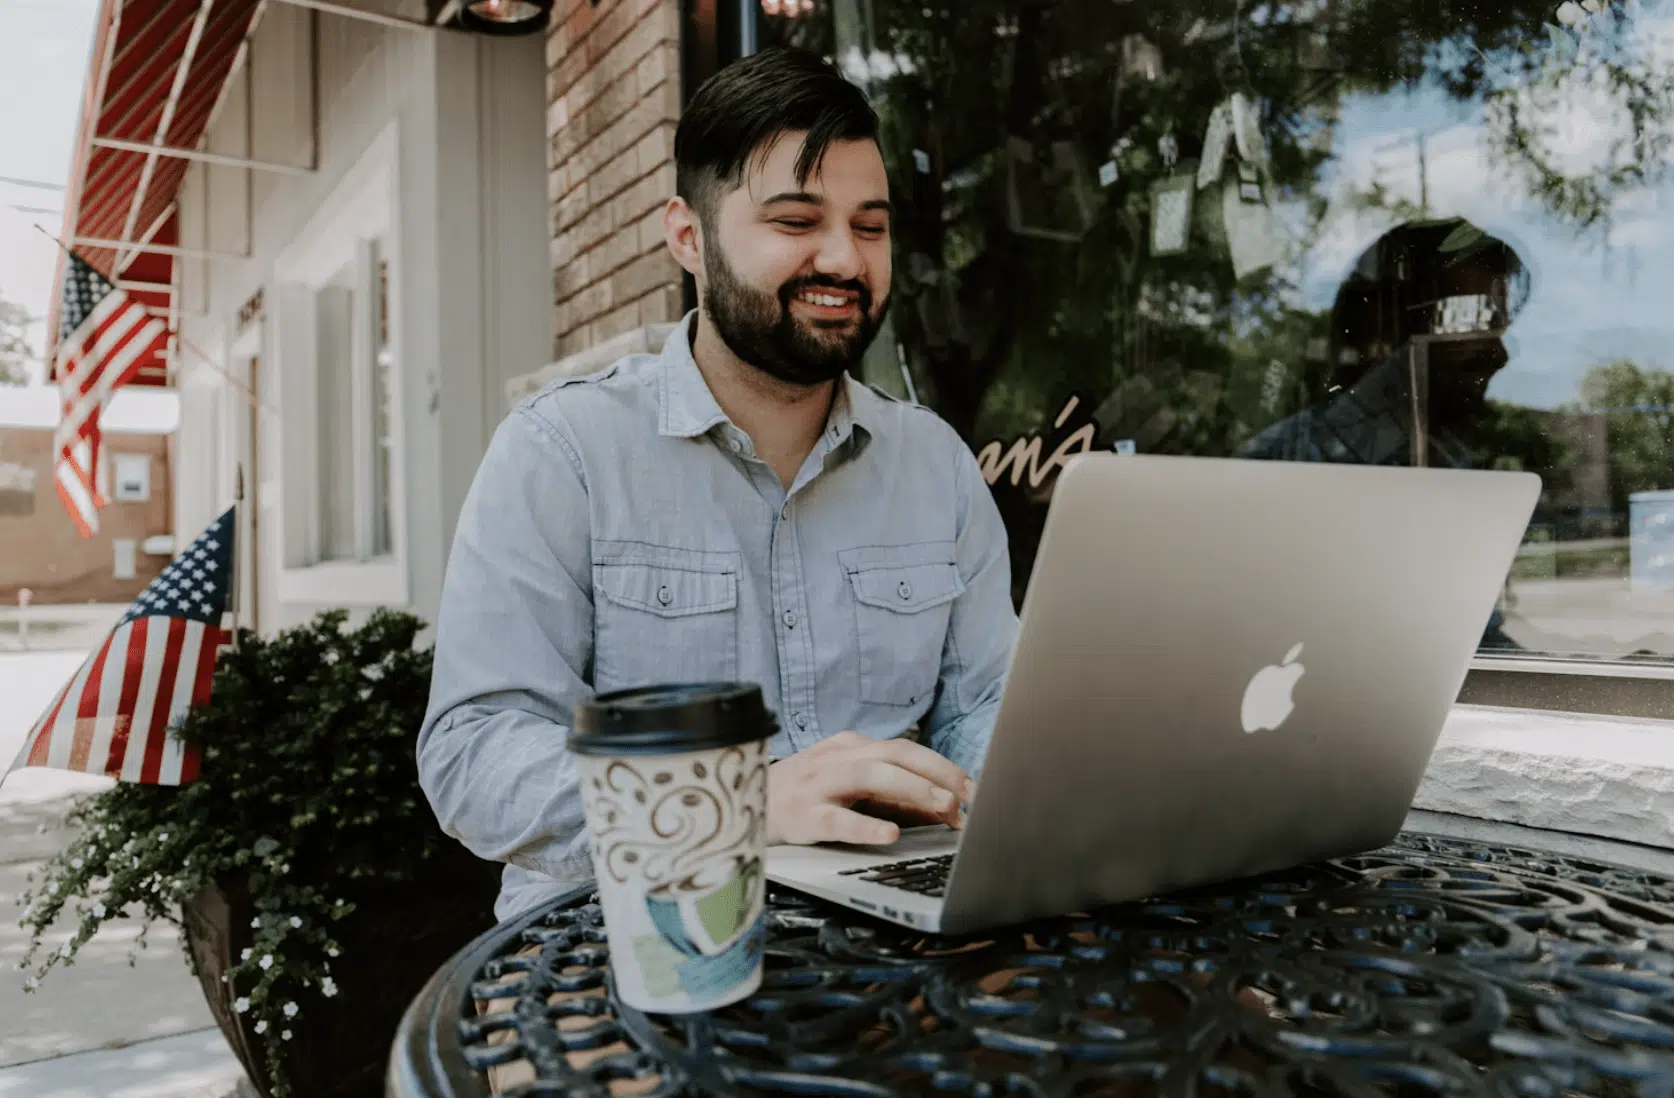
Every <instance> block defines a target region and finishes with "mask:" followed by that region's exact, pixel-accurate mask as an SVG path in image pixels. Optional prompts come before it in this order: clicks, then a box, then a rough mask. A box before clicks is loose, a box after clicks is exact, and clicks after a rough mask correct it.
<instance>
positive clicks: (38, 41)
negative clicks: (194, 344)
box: [0, 0, 178, 429]
mask: <svg viewBox="0 0 1674 1098" xmlns="http://www.w3.org/2000/svg"><path fill="white" fill-rule="evenodd" d="M98 10H99V3H98V0H0V103H4V104H7V107H6V109H4V110H0V296H4V297H5V298H6V299H7V300H10V301H16V302H19V303H21V304H22V305H23V306H24V307H25V308H27V309H28V310H29V312H30V315H32V316H35V317H39V318H41V319H40V322H39V323H37V324H36V325H35V326H34V327H33V328H32V329H31V331H30V337H31V340H32V341H33V342H34V344H35V346H36V350H37V351H39V350H40V349H41V348H42V346H43V340H44V337H45V335H46V321H45V318H46V315H47V310H48V306H49V305H50V304H51V298H52V282H53V274H54V272H55V271H56V269H57V264H58V246H57V245H56V244H54V243H53V242H52V241H51V240H50V239H48V238H47V237H45V236H42V235H41V233H40V232H38V231H36V229H35V228H34V227H33V226H35V225H39V226H41V227H42V228H45V229H47V230H49V231H50V232H52V233H53V234H54V235H57V234H58V233H59V232H60V231H61V228H62V223H61V218H60V216H59V213H58V211H61V210H62V209H63V205H64V197H63V191H61V190H53V189H46V188H40V187H25V186H19V185H17V184H15V183H9V182H6V180H8V179H13V180H19V179H21V180H27V181H29V182H31V183H47V184H52V185H53V186H54V187H63V186H65V184H66V183H67V182H68V179H69V174H70V167H71V157H72V154H73V152H74V148H75V139H76V122H77V116H78V115H79V113H80V110H81V97H82V88H83V86H84V84H85V82H86V79H87V57H88V53H89V51H90V50H91V48H92V41H93V21H94V19H95V18H96V17H97V15H98ZM20 206H21V207H32V208H35V209H39V210H48V211H51V212H49V213H39V212H23V211H20V210H19V209H18V207H20ZM42 396H43V394H42V393H41V392H40V391H35V392H30V391H28V390H27V389H25V390H19V389H16V388H12V387H8V386H0V426H5V425H11V424H22V423H36V422H38V421H39V419H40V418H41V415H42V409H43V408H47V409H49V412H50V408H51V402H50V401H49V402H48V403H46V404H43V402H42ZM176 405H177V402H176V401H175V399H174V397H173V395H172V394H162V393H143V392H140V391H137V390H136V391H134V392H128V391H125V390H118V391H117V393H116V395H115V397H113V398H112V400H111V403H110V407H109V412H108V414H109V415H110V416H111V417H112V419H111V420H110V421H109V422H110V425H111V427H112V429H117V428H118V426H119V425H120V426H123V427H126V426H138V425H143V424H150V425H153V426H155V427H156V428H157V429H168V427H169V425H171V424H172V423H173V422H175V421H176V420H177V419H178V408H177V406H176ZM47 422H48V423H51V422H53V419H52V418H50V417H49V418H48V420H47Z"/></svg>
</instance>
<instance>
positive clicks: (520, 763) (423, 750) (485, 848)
mask: <svg viewBox="0 0 1674 1098" xmlns="http://www.w3.org/2000/svg"><path fill="white" fill-rule="evenodd" d="M564 736H565V729H564V728H563V727H562V726H561V725H558V724H555V723H553V722H552V721H549V720H545V719H544V718H541V717H538V716H535V715H534V714H532V713H529V712H526V711H523V710H518V709H505V708H502V709H490V708H487V707H483V706H476V705H461V706H457V707H455V708H454V709H452V710H450V711H449V712H448V713H446V714H445V715H443V716H442V717H441V718H440V719H438V720H437V721H436V722H435V723H434V725H433V726H430V727H427V728H426V729H425V730H424V732H423V733H421V735H420V737H419V745H418V772H419V784H420V786H421V787H422V788H423V789H424V793H425V796H426V797H427V798H428V799H429V801H430V805H431V808H432V809H433V810H434V811H435V813H436V818H437V820H438V821H439V822H440V824H441V826H442V830H443V831H445V832H446V833H447V834H449V835H451V836H453V837H454V838H456V839H458V840H459V841H460V842H461V843H463V844H464V845H465V846H466V848H467V849H469V850H470V851H471V852H472V853H474V854H476V855H477V856H478V857H479V858H486V859H488V860H490V861H497V862H509V863H510V864H512V865H517V866H522V867H523V868H525V869H530V870H534V871H535V872H537V873H544V874H546V875H547V876H549V877H554V878H557V879H559V880H565V881H569V880H576V881H579V880H582V879H585V878H588V877H590V876H591V875H592V863H591V860H590V857H589V854H588V849H587V830H586V825H585V822H584V819H583V816H582V807H581V782H580V776H579V772H578V770H577V767H576V764H575V757H574V756H573V755H571V754H570V752H569V750H568V749H567V748H566V747H565V746H564Z"/></svg>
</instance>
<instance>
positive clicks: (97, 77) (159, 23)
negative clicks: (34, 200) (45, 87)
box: [49, 0, 264, 385]
mask: <svg viewBox="0 0 1674 1098" xmlns="http://www.w3.org/2000/svg"><path fill="white" fill-rule="evenodd" d="M263 2H264V0H101V2H100V6H99V17H98V21H97V23H96V25H95V30H94V39H93V50H92V56H91V61H90V64H89V66H88V75H87V85H86V87H85V89H84V91H83V97H82V110H81V120H80V123H79V125H78V127H77V134H76V146H75V148H76V160H75V167H74V169H73V170H72V172H71V176H70V185H69V190H68V194H67V196H66V203H65V210H64V242H65V243H66V244H70V245H71V246H73V247H74V248H75V250H76V253H77V254H78V255H80V256H81V257H82V258H83V259H84V260H86V261H87V262H88V264H90V265H91V266H92V267H94V268H95V269H96V270H98V271H99V273H100V274H102V275H104V276H105V277H106V278H108V279H110V280H111V281H112V282H115V283H116V284H117V285H118V286H120V287H122V288H123V289H124V290H125V291H126V292H127V293H128V294H129V296H131V297H132V298H133V299H134V300H135V301H138V302H141V303H143V304H145V305H146V306H147V307H149V308H151V309H153V310H154V311H155V312H156V313H157V314H158V315H160V316H162V317H164V318H165V319H166V318H168V317H169V315H170V312H171V306H172V304H173V291H172V287H173V286H174V281H175V280H174V273H175V263H174V261H175V256H174V255H173V254H171V253H169V252H163V251H157V250H156V249H157V248H159V247H162V248H168V247H174V246H178V245H179V243H180V232H179V214H178V212H177V209H176V199H177V196H178V194H179V191H180V184H181V181H182V180H183V179H184V178H185V176H186V169H187V167H188V166H189V164H190V161H188V160H185V159H181V158H178V157H172V156H164V155H159V154H156V153H151V152H146V151H136V150H132V149H123V148H110V147H108V146H105V145H99V144H95V141H96V140H116V141H122V142H131V143H135V144H139V145H144V146H153V145H162V146H165V147H167V148H173V149H193V150H195V149H197V148H198V145H199V143H200V142H201V141H202V140H203V136H204V132H205V130H207V129H208V127H209V123H210V120H211V118H212V116H213V114H214V112H215V108H216V106H217V104H219V103H220V101H221V96H222V91H223V89H224V88H225V86H226V83H227V77H228V75H229V74H230V73H231V72H232V69H233V66H234V64H235V63H236V61H237V59H238V55H239V51H240V48H241V47H242V46H243V44H244V41H245V38H246V37H247V36H248V34H249V32H250V26H251V22H252V20H253V19H254V18H255V16H256V14H257V11H258V10H259V9H260V7H261V6H262V3H263ZM78 240H83V241H85V240H105V241H123V242H129V241H132V242H134V243H135V246H136V250H135V251H133V252H132V253H128V252H127V250H126V249H117V248H115V247H111V246H108V245H91V244H75V243H74V242H75V241H78ZM148 245H149V247H148ZM119 252H122V253H124V254H125V255H126V259H125V261H123V262H120V263H119V262H118V257H119ZM64 268H65V262H64V260H63V258H62V257H61V258H60V262H59V267H58V281H57V286H58V290H57V291H56V292H55V293H54V295H53V314H52V319H51V322H50V325H49V331H50V332H51V340H52V344H53V345H52V347H51V348H50V352H49V353H50V355H52V356H53V357H56V354H57V335H58V312H59V310H58V301H59V299H60V298H61V296H62V292H61V291H62V287H63V285H64ZM133 384H136V385H166V384H168V361H167V356H166V354H158V355H154V356H152V360H151V361H148V362H147V363H145V364H144V365H143V366H142V367H141V368H140V372H139V375H138V377H137V378H136V379H135V381H134V382H133Z"/></svg>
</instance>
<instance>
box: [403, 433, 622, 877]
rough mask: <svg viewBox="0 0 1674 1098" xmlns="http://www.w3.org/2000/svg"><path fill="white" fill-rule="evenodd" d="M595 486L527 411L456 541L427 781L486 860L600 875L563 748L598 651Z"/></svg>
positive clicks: (438, 655) (482, 480)
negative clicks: (591, 508) (591, 511)
mask: <svg viewBox="0 0 1674 1098" xmlns="http://www.w3.org/2000/svg"><path fill="white" fill-rule="evenodd" d="M590 542H591V538H590V533H589V520H588V499H587V485H586V482H585V478H584V473H583V467H582V463H581V460H580V458H579V456H578V453H577V451H576V448H575V446H574V445H573V443H572V442H571V441H570V440H569V439H568V438H567V437H566V429H565V428H564V426H563V424H562V423H561V422H554V421H553V420H552V419H550V418H547V417H546V416H545V415H544V414H542V413H541V412H540V411H537V410H534V409H532V408H530V407H529V406H528V405H523V406H520V407H519V408H518V409H517V410H516V411H514V412H513V413H512V414H511V415H510V416H509V417H508V418H507V419H506V420H505V421H503V422H502V423H501V425H500V427H499V429H498V430H497V431H496V432H495V435H494V438H493V440H492V441H491V442H490V444H489V447H488V452H487V454H486V455H485V456H484V458H483V461H482V465H481V466H480V468H479V469H478V471H477V476H476V480H475V481H474V482H473V484H472V486H471V489H470V491H469V493H467V495H466V499H465V504H464V508H463V510H462V512H461V514H460V517H459V525H458V528H457V531H456V533H455V535H454V541H453V548H452V551H451V553H450V556H449V559H448V566H447V575H446V579H445V580H444V583H443V587H442V600H441V609H440V612H439V614H438V617H437V622H436V644H435V668H434V671H433V673H432V679H431V689H430V704H429V708H428V711H427V712H426V714H425V719H424V725H423V728H422V729H421V730H420V733H419V738H418V749H417V754H418V774H419V783H420V785H421V787H422V788H423V790H424V793H425V796H426V797H427V798H428V799H429V802H430V805H431V807H432V809H433V810H434V811H435V813H436V818H437V820H438V821H439V822H440V824H441V826H442V829H443V830H444V831H445V832H446V833H447V834H449V835H451V836H453V837H455V838H457V839H458V840H459V841H460V842H461V843H463V844H464V845H465V846H466V847H467V848H468V849H470V850H471V851H472V852H473V853H475V854H476V855H477V856H479V857H481V858H486V859H489V860H491V861H499V862H506V863H510V864H511V865H515V866H520V867H522V868H524V869H528V870H532V871H535V872H537V873H541V874H544V875H546V876H548V877H552V878H555V879H556V880H558V881H560V882H565V883H579V882H580V881H584V880H586V879H588V878H590V877H591V876H592V867H591V862H590V860H589V856H588V851H587V842H586V832H585V830H584V828H583V821H582V809H581V796H580V793H579V778H578V773H577V767H576V765H575V760H574V757H573V756H572V755H571V754H570V752H569V751H568V750H567V748H566V746H565V742H566V737H567V735H568V730H569V726H570V721H571V713H572V712H573V710H574V706H575V704H576V703H577V702H578V701H579V700H581V699H583V698H585V697H586V696H587V695H588V693H589V689H588V687H587V685H586V675H587V667H588V663H589V661H590V659H591V658H592V647H593V598H592V559H591V550H590Z"/></svg>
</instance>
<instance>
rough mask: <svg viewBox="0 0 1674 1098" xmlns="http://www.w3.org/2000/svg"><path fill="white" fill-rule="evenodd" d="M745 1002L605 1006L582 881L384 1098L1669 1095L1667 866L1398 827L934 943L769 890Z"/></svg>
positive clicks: (470, 993) (466, 972)
mask: <svg viewBox="0 0 1674 1098" xmlns="http://www.w3.org/2000/svg"><path fill="white" fill-rule="evenodd" d="M769 906H770V911H769V916H768V918H769V940H768V946H767V970H766V974H765V976H764V980H763V986H762V988H761V991H760V992H759V993H758V994H757V995H755V996H753V997H752V998H750V999H748V1000H746V1001H744V1002H742V1003H738V1004H735V1005H733V1006H731V1007H728V1008H726V1009H724V1010H721V1011H717V1012H715V1013H713V1014H710V1015H698V1016H692V1017H685V1018H679V1017H669V1016H647V1015H644V1014H640V1013H638V1012H636V1011H633V1010H631V1009H629V1008H627V1007H625V1006H620V1005H618V1004H615V1003H614V1002H613V1000H612V998H611V997H610V996H609V994H608V949H607V948H606V945H605V933H604V926H603V923H602V921H601V916H600V912H599V909H598V907H597V905H596V904H593V903H591V902H590V897H589V895H588V894H587V893H586V892H585V891H583V892H578V893H576V894H572V895H571V896H568V897H564V898H562V899H560V900H558V901H555V902H553V903H551V904H549V905H546V906H545V907H543V908H541V909H539V910H537V911H535V912H533V913H531V914H530V915H527V916H524V917H523V918H521V919H519V920H517V921H515V922H513V923H509V924H504V925H502V926H501V927H499V928H497V929H496V930H495V931H493V932H491V933H490V934H488V935H485V936H484V937H483V938H482V939H479V940H478V942H477V943H475V944H474V945H473V946H472V947H471V948H469V949H467V950H465V951H462V953H461V954H460V955H459V957H458V958H457V959H456V962H455V964H454V965H453V966H452V967H451V969H449V970H444V971H443V972H441V973H438V974H437V977H436V979H434V980H433V981H432V984H431V986H430V987H429V988H427V989H426V992H425V994H424V995H423V996H421V997H420V999H419V1000H418V1001H417V1002H415V1004H414V1007H413V1009H412V1011H410V1012H409V1014H408V1018H407V1020H406V1022H405V1023H404V1024H403V1030H402V1033H401V1034H400V1035H399V1037H398V1039H397V1042H396V1046H395V1049H394V1052H393V1054H392V1059H391V1073H390V1088H391V1093H392V1094H393V1095H396V1096H398V1098H467V1096H469V1098H479V1096H486V1095H490V1094H496V1093H499V1094H505V1095H508V1096H510V1098H559V1096H565V1098H568V1096H576V1098H604V1096H607V1095H654V1096H659V1098H662V1096H668V1098H673V1096H676V1095H679V1096H687V1095H725V1096H744V1095H750V1096H756V1095H780V1094H783V1095H792V1094H794V1095H803V1096H811V1098H825V1096H829V1098H884V1096H887V1095H920V1094H932V1093H933V1094H947V1095H969V1096H971V1098H1002V1096H1019V1098H1091V1096H1094V1095H1101V1096H1102V1095H1111V1096H1118V1095H1122V1096H1125V1095H1153V1094H1155V1095H1194V1094H1199V1095H1208V1094H1227V1095H1251V1096H1269V1095H1274V1096H1276V1095H1307V1096H1343V1098H1361V1096H1370V1095H1391V1094H1393V1095H1401V1096H1415V1098H1416V1096H1428V1095H1437V1096H1455V1095H1458V1096H1482V1098H1489V1096H1493V1098H1556V1096H1560V1095H1606V1096H1612V1098H1613V1096H1616V1095H1641V1096H1659V1098H1660V1096H1671V1098H1674V880H1669V879H1666V878H1662V877H1658V876H1656V875H1654V874H1651V873H1645V872H1639V871H1636V870H1630V869H1625V868H1621V867H1616V866H1610V865H1604V864H1600V863H1594V862H1589V861H1586V860H1583V859H1577V858H1572V857H1563V856H1558V855H1554V854H1549V853H1543V852H1540V851H1536V850H1530V849H1516V848H1506V847H1491V848H1484V847H1481V846H1477V845H1474V844H1470V843H1465V842H1459V841H1455V840H1450V839H1442V838H1437V837H1433V836H1425V835H1416V834H1406V835H1403V836H1402V837H1401V838H1400V839H1399V840H1398V841H1397V842H1396V843H1394V844H1393V845H1391V846H1390V847H1388V848H1385V849H1383V850H1380V851H1377V852H1375V853H1371V854H1366V855H1362V856H1358V857H1353V858H1343V859H1338V860H1336V861H1333V862H1328V863H1323V864H1321V865H1317V866H1311V867H1307V868H1303V869H1298V870H1294V871H1290V872H1285V873H1279V874H1273V875H1270V876H1267V877H1263V878H1260V879H1257V880H1253V881H1244V882H1235V883H1231V884H1227V885H1221V886H1216V887H1210V888H1203V889H1197V890H1193V891H1190V892H1185V893H1181V894H1179V895H1175V896H1170V897H1167V898H1164V899H1157V900H1151V901H1146V902H1139V903H1131V904H1122V905H1117V906H1113V907H1110V908H1107V909H1104V910H1101V911H1098V912H1094V913H1092V914H1088V915H1076V916H1065V917H1062V918H1056V919H1048V920H1041V921H1037V922H1034V923H1031V924H1028V925H1026V926H1023V927H1017V928H1011V929H1007V930H1004V931H998V932H994V933H992V934H989V935H985V936H980V937H971V938H958V939H955V938H938V937H934V936H926V935H924V934H922V933H917V932H914V931H910V930H907V929H905V928H899V927H895V926H893V925H891V924H887V923H882V922H879V921H877V920H873V919H870V918H868V917H866V916H864V915H862V914H860V913H858V912H851V911H848V910H846V909H843V908H840V907H835V906H832V905H828V904H824V903H821V902H818V901H813V900H809V899H806V898H803V897H800V896H798V895H796V894H794V893H790V892H785V891H778V892H775V893H773V894H772V895H771V897H770V904H769Z"/></svg>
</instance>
